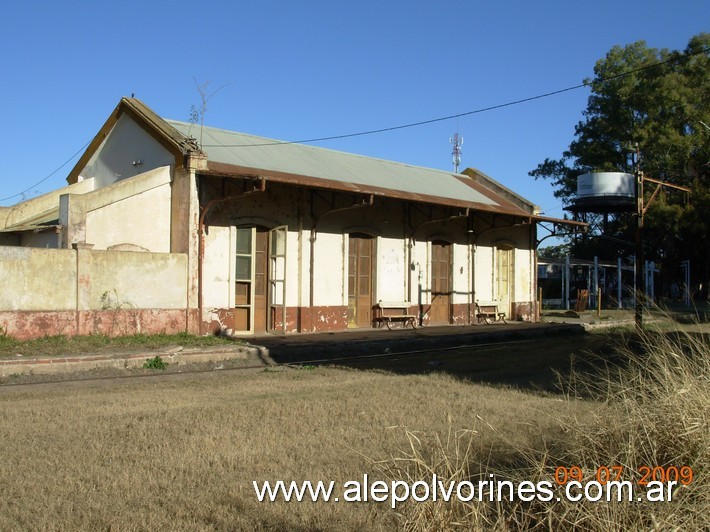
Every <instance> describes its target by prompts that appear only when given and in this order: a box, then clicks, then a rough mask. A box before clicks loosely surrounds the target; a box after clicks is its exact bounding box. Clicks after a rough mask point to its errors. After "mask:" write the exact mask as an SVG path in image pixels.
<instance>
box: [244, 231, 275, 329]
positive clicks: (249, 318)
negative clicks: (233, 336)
mask: <svg viewBox="0 0 710 532" xmlns="http://www.w3.org/2000/svg"><path fill="white" fill-rule="evenodd" d="M236 240H237V241H236V256H235V287H234V303H235V308H234V322H235V323H234V328H235V330H237V331H244V332H255V333H262V332H266V331H269V332H283V331H284V330H285V326H286V323H285V316H286V306H285V289H286V227H277V228H276V229H272V230H268V229H265V228H263V227H237V238H236Z"/></svg>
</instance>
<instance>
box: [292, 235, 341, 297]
mask: <svg viewBox="0 0 710 532" xmlns="http://www.w3.org/2000/svg"><path fill="white" fill-rule="evenodd" d="M344 242H345V239H344V236H343V235H338V234H333V233H318V238H317V239H316V243H315V252H314V253H315V257H316V261H315V268H314V277H313V279H314V281H313V285H314V293H313V304H314V305H315V306H317V307H321V306H323V307H325V306H344V305H347V304H348V296H347V285H346V284H345V283H347V275H343V274H344V272H345V261H344V257H343V248H344ZM287 282H288V281H287Z"/></svg>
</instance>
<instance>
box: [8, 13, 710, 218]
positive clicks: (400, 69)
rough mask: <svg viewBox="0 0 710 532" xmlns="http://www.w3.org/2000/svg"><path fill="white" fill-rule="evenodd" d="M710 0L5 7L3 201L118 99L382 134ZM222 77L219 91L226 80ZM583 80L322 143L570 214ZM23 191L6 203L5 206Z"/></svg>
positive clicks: (85, 134) (564, 73) (511, 86)
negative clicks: (569, 156)
mask: <svg viewBox="0 0 710 532" xmlns="http://www.w3.org/2000/svg"><path fill="white" fill-rule="evenodd" d="M709 30H710V2H708V1H707V0H676V1H670V0H643V1H641V0H633V1H625V0H595V1H584V2H576V1H570V0H551V1H545V0H540V1H537V2H531V1H522V0H520V1H510V0H498V1H496V2H487V1H486V2H484V1H477V2H474V1H467V0H459V1H453V2H441V1H424V0H419V1H417V0H410V1H388V0H358V1H357V2H343V1H337V0H329V1H328V0H317V1H315V0H299V1H271V0H261V1H259V2H251V1H250V2H246V1H230V2H211V1H209V0H203V1H201V2H185V1H182V0H175V1H172V2H150V1H149V0H143V1H142V2H134V1H124V2H101V1H93V2H74V1H71V0H69V1H66V2H53V1H52V2H50V1H47V2H35V1H33V0H28V1H26V2H12V3H10V4H8V5H6V6H5V7H4V8H3V17H2V30H1V31H0V49H2V51H3V54H2V55H3V61H2V77H3V83H2V84H0V94H1V95H2V98H1V99H0V100H1V101H2V102H3V105H2V111H3V112H2V122H3V128H2V143H0V146H1V150H2V161H3V165H2V169H1V170H0V198H6V197H10V196H13V195H16V194H19V193H21V192H23V191H25V190H27V192H26V193H25V196H27V197H34V196H36V195H38V194H41V193H44V192H48V191H50V190H53V189H56V188H59V187H61V186H63V185H64V184H65V178H66V175H67V173H68V172H69V170H70V169H71V168H72V166H73V164H74V162H75V161H76V158H74V159H73V160H72V161H71V162H70V163H69V164H67V165H66V166H64V167H63V168H62V169H61V170H59V171H58V172H57V173H55V174H54V175H53V176H52V177H50V178H49V179H46V180H45V181H44V182H42V183H41V184H39V185H35V184H36V183H38V182H39V181H41V180H43V179H45V178H46V177H47V176H48V175H49V174H50V173H51V172H53V171H54V170H55V169H57V168H58V167H59V166H60V165H61V164H63V163H64V162H65V161H67V160H68V159H69V158H70V157H71V156H72V155H73V154H74V153H76V152H77V151H78V150H80V148H81V147H82V146H84V145H85V144H86V143H88V142H89V141H90V140H91V138H92V137H93V136H94V135H95V134H96V133H97V132H98V130H99V128H100V127H101V125H102V124H103V122H104V121H105V120H106V118H107V117H108V116H109V114H110V113H111V111H112V110H113V108H114V107H115V106H116V104H117V103H118V101H119V99H120V98H121V97H122V96H130V95H131V93H135V95H136V97H138V98H140V99H141V100H143V101H144V102H145V103H146V104H147V105H149V106H150V107H152V108H153V109H154V110H155V111H156V112H157V113H158V114H160V115H161V116H164V117H166V118H171V119H177V120H185V121H186V120H188V119H189V113H190V107H191V106H192V105H198V104H199V102H200V97H199V93H198V91H197V89H196V87H195V81H194V79H196V80H197V81H198V82H199V83H200V84H203V83H205V82H209V86H208V89H207V90H208V92H211V91H213V90H215V89H219V88H220V87H223V88H221V90H219V91H218V92H217V93H216V94H214V96H213V97H212V99H211V100H210V101H209V104H208V107H207V113H206V115H205V124H207V125H211V126H215V127H220V128H225V129H231V130H236V131H242V132H245V133H251V134H255V135H262V136H266V137H271V138H276V139H280V140H300V139H309V138H314V137H324V136H331V135H340V134H347V133H354V132H359V131H365V130H372V129H379V128H386V127H391V126H397V125H401V124H407V123H411V122H417V121H423V120H428V119H432V118H437V117H441V116H449V115H453V114H458V113H464V112H467V111H472V110H476V109H479V108H484V107H489V106H494V105H498V104H503V103H506V102H508V101H512V100H518V99H522V98H526V97H530V96H535V95H537V94H542V93H547V92H550V91H555V90H558V89H563V88H566V87H570V86H574V85H577V84H579V83H581V82H582V80H583V79H584V78H586V77H590V76H592V74H593V67H594V64H595V62H596V61H597V60H598V59H600V58H602V57H604V55H605V54H606V52H607V51H608V50H609V49H610V48H611V47H612V46H614V45H616V44H619V45H624V44H628V43H631V42H634V41H637V40H645V41H646V42H647V43H648V45H649V46H652V47H655V48H670V49H683V48H685V46H686V44H687V42H688V40H689V38H690V37H691V36H692V35H695V34H697V33H700V32H701V31H709ZM225 85H226V86H225ZM588 96H589V93H588V90H587V89H586V88H582V89H577V90H575V91H571V92H567V93H564V94H561V95H558V96H553V97H550V98H546V99H543V100H537V101H534V102H530V103H525V104H521V105H517V106H513V107H507V108H505V109H500V110H495V111H490V112H486V113H482V114H477V115H473V116H468V117H464V118H460V119H458V120H456V119H454V120H449V121H445V122H438V123H435V124H430V125H425V126H421V127H415V128H410V129H405V130H399V131H394V132H389V133H382V134H377V135H370V136H364V137H356V138H350V139H343V140H338V141H328V142H321V143H319V144H318V145H320V146H324V147H328V148H333V149H338V150H343V151H349V152H353V153H359V154H363V155H367V156H372V157H380V158H385V159H391V160H395V161H402V162H406V163H410V164H414V165H421V166H430V167H435V168H442V169H450V168H452V164H451V146H450V144H449V138H450V137H451V136H452V134H453V133H454V132H455V131H456V130H457V128H458V131H459V132H460V134H461V135H462V136H463V137H464V145H463V155H462V162H461V168H465V167H467V166H472V167H475V168H478V169H479V170H482V171H483V172H485V173H487V174H488V175H490V176H491V177H493V178H495V179H497V180H498V181H500V182H501V183H503V184H504V185H506V186H508V187H509V188H511V189H513V190H515V191H516V192H518V193H520V194H522V195H523V196H525V197H527V198H528V199H530V200H531V201H533V202H535V203H536V204H538V205H539V206H540V207H541V208H542V210H543V211H544V212H545V213H547V214H548V215H551V216H558V217H561V216H562V214H563V211H562V208H561V207H562V206H561V203H560V202H559V201H558V200H556V199H555V198H554V197H553V195H552V189H551V187H550V185H549V184H548V183H547V182H541V181H537V182H536V181H535V180H533V179H532V178H531V177H529V176H528V171H530V170H532V169H534V168H535V167H536V166H537V164H538V163H540V162H542V161H543V160H544V159H545V158H546V157H551V158H557V157H559V156H560V155H561V153H562V151H563V150H564V149H565V148H566V147H567V146H568V144H569V142H570V141H571V140H572V138H573V133H574V126H575V124H576V123H577V122H578V121H579V120H580V119H581V117H582V111H583V110H584V108H585V107H586V101H587V97H588ZM19 200H20V197H19V196H15V197H12V198H10V199H3V200H2V201H0V205H11V204H14V203H16V202H17V201H19Z"/></svg>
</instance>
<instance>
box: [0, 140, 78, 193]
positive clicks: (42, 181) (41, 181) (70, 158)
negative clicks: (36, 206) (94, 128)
mask: <svg viewBox="0 0 710 532" xmlns="http://www.w3.org/2000/svg"><path fill="white" fill-rule="evenodd" d="M90 143H91V141H89V142H87V143H86V144H84V145H83V146H82V147H81V148H79V149H78V150H77V151H76V153H75V154H74V155H72V156H71V157H69V158H68V159H67V160H66V161H64V162H63V163H62V165H61V166H59V167H58V168H57V169H56V170H54V171H53V172H52V173H51V174H49V175H48V176H47V177H45V178H44V179H42V180H40V181H38V182H37V183H35V184H34V185H32V186H31V187H29V188H27V189H25V190H23V191H22V192H18V193H17V194H13V195H12V196H8V197H7V198H0V201H7V200H10V199H12V198H17V197H18V196H22V195H23V194H25V193H26V192H29V191H30V190H32V189H33V188H35V187H36V186H39V185H41V184H42V183H44V182H45V181H47V179H49V178H50V177H52V176H53V175H54V174H56V173H57V172H59V170H61V169H62V168H64V167H65V166H66V165H67V164H69V162H70V161H71V160H72V159H74V157H76V156H77V155H79V154H80V153H81V152H82V151H84V150H85V149H86V147H87V146H88V145H89V144H90Z"/></svg>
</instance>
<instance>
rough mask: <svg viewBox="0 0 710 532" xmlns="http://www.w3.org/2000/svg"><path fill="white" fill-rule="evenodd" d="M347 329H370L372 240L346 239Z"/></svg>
mask: <svg viewBox="0 0 710 532" xmlns="http://www.w3.org/2000/svg"><path fill="white" fill-rule="evenodd" d="M348 242H349V244H348V248H349V250H348V327H372V285H373V282H372V277H373V256H374V253H373V248H374V245H373V239H372V237H370V236H367V235H350V238H349V239H348Z"/></svg>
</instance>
